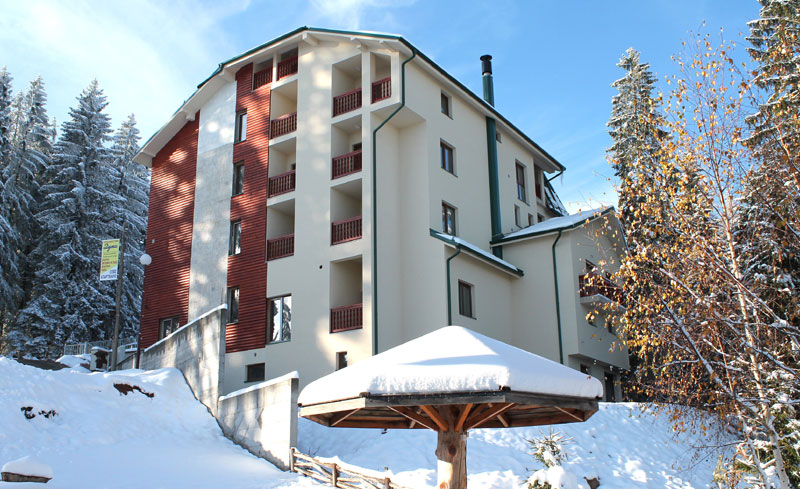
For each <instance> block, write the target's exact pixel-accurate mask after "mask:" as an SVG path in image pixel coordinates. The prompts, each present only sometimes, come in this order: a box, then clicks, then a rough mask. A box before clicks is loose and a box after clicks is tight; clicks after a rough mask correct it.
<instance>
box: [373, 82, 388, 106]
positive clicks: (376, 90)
mask: <svg viewBox="0 0 800 489" xmlns="http://www.w3.org/2000/svg"><path fill="white" fill-rule="evenodd" d="M391 96H392V77H391V76H389V77H386V78H384V79H383V80H378V81H376V82H374V83H373V84H372V103H375V102H378V101H379V100H384V99H387V98H389V97H391Z"/></svg>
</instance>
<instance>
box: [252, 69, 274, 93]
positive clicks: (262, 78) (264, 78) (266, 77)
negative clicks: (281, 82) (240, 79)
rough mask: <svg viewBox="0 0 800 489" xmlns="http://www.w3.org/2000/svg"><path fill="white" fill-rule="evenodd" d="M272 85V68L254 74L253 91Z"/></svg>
mask: <svg viewBox="0 0 800 489" xmlns="http://www.w3.org/2000/svg"><path fill="white" fill-rule="evenodd" d="M270 83H272V66H270V67H269V68H265V69H263V70H261V71H259V72H257V73H253V90H255V89H257V88H261V87H263V86H264V85H269V84H270Z"/></svg>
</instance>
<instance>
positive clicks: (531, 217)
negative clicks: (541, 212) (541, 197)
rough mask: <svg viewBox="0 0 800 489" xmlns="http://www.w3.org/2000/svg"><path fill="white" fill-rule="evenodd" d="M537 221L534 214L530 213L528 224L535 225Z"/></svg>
mask: <svg viewBox="0 0 800 489" xmlns="http://www.w3.org/2000/svg"><path fill="white" fill-rule="evenodd" d="M534 224H536V221H534V220H533V214H528V226H533V225H534Z"/></svg>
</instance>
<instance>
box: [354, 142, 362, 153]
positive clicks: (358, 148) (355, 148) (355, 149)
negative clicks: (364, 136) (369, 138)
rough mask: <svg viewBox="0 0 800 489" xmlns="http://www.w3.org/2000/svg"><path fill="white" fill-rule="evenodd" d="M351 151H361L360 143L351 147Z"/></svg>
mask: <svg viewBox="0 0 800 489" xmlns="http://www.w3.org/2000/svg"><path fill="white" fill-rule="evenodd" d="M353 151H361V143H355V144H354V145H353Z"/></svg>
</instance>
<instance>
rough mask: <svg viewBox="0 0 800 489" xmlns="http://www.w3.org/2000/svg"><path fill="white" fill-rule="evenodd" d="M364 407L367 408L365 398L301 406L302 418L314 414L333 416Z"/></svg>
mask: <svg viewBox="0 0 800 489" xmlns="http://www.w3.org/2000/svg"><path fill="white" fill-rule="evenodd" d="M364 407H366V403H365V399H364V398H363V397H356V398H353V399H342V400H341V401H332V402H324V403H321V404H312V405H310V406H301V407H300V416H302V417H304V418H307V417H309V416H310V415H312V414H331V413H338V412H341V411H350V410H353V409H362V408H364Z"/></svg>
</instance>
